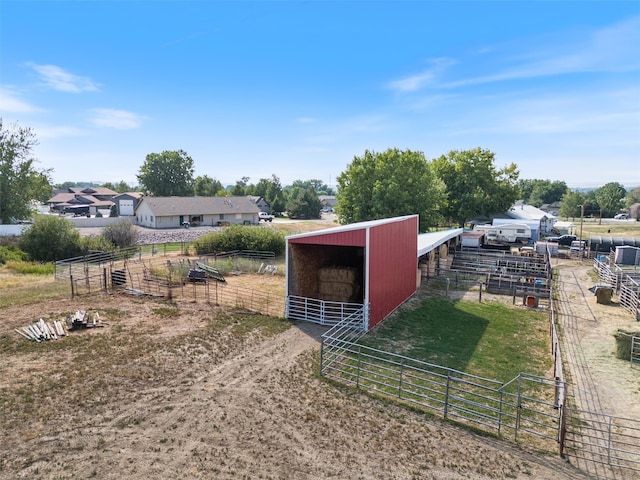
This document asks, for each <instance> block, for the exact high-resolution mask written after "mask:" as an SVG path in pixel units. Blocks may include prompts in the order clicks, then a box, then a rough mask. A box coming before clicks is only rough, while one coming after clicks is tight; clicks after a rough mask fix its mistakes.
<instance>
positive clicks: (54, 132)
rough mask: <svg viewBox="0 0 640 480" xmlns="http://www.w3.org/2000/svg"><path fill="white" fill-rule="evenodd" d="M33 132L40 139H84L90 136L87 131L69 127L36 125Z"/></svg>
mask: <svg viewBox="0 0 640 480" xmlns="http://www.w3.org/2000/svg"><path fill="white" fill-rule="evenodd" d="M33 130H34V131H35V133H36V135H37V137H38V138H50V139H55V138H66V137H82V136H85V135H88V134H89V132H88V131H87V130H85V129H82V128H78V127H73V126H69V125H35V126H34V128H33Z"/></svg>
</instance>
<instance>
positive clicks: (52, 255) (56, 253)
mask: <svg viewBox="0 0 640 480" xmlns="http://www.w3.org/2000/svg"><path fill="white" fill-rule="evenodd" d="M19 245H20V248H21V249H22V250H24V251H25V252H26V253H28V254H29V258H30V259H31V260H35V261H39V262H50V261H53V260H61V259H64V258H71V257H75V256H78V255H80V253H81V244H80V233H79V232H78V230H76V228H75V226H74V225H73V223H71V222H70V221H69V220H67V219H66V218H61V217H55V216H42V217H37V218H36V219H35V221H34V223H33V225H31V226H30V227H29V228H28V229H26V230H25V231H24V232H23V234H22V237H21V238H20V244H19Z"/></svg>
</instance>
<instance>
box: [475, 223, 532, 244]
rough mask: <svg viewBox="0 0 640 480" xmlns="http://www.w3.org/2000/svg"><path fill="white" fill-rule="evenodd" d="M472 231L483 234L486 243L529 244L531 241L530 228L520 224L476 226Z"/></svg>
mask: <svg viewBox="0 0 640 480" xmlns="http://www.w3.org/2000/svg"><path fill="white" fill-rule="evenodd" d="M474 230H475V231H478V232H484V234H485V238H486V240H487V241H488V242H498V243H529V241H530V240H531V228H530V227H529V226H527V225H524V224H521V223H507V224H504V225H476V226H475V228H474Z"/></svg>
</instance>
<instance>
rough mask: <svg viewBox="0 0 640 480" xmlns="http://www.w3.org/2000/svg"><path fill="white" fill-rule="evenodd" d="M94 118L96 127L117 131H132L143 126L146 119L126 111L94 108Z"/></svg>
mask: <svg viewBox="0 0 640 480" xmlns="http://www.w3.org/2000/svg"><path fill="white" fill-rule="evenodd" d="M91 113H92V114H93V117H92V118H91V123H92V124H93V125H94V126H96V127H101V128H115V129H117V130H130V129H133V128H138V127H140V126H141V125H142V122H143V120H144V119H145V117H143V116H142V115H138V114H136V113H133V112H127V111H126V110H115V109H113V108H94V109H93V110H91Z"/></svg>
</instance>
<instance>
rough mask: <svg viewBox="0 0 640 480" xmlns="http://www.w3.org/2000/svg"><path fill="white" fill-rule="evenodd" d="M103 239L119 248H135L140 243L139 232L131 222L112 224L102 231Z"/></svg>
mask: <svg viewBox="0 0 640 480" xmlns="http://www.w3.org/2000/svg"><path fill="white" fill-rule="evenodd" d="M102 237H103V238H104V239H105V240H107V241H108V242H110V243H111V244H112V245H114V246H116V247H118V248H129V247H134V246H135V245H136V243H137V241H138V232H137V231H136V229H135V227H134V226H133V224H132V223H131V221H130V220H125V221H124V222H119V223H111V224H109V225H107V226H106V227H104V228H103V229H102Z"/></svg>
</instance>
